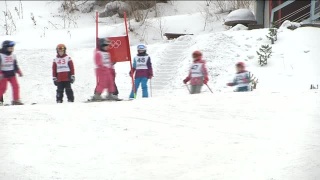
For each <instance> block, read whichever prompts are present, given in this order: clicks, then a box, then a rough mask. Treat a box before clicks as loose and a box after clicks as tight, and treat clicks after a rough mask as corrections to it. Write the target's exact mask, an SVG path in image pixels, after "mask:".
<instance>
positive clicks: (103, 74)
mask: <svg viewBox="0 0 320 180" xmlns="http://www.w3.org/2000/svg"><path fill="white" fill-rule="evenodd" d="M96 77H97V86H96V90H95V91H96V92H97V93H99V94H102V93H103V91H104V90H105V89H107V90H108V93H110V94H113V93H114V92H115V82H114V79H115V78H114V76H113V74H112V72H111V69H109V68H97V69H96Z"/></svg>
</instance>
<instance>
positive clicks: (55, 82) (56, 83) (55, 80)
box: [52, 77, 58, 86]
mask: <svg viewBox="0 0 320 180" xmlns="http://www.w3.org/2000/svg"><path fill="white" fill-rule="evenodd" d="M52 80H53V84H54V85H55V86H57V85H58V82H57V81H58V79H57V78H56V77H53V78H52Z"/></svg>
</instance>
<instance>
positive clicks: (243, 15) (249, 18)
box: [224, 9, 257, 26]
mask: <svg viewBox="0 0 320 180" xmlns="http://www.w3.org/2000/svg"><path fill="white" fill-rule="evenodd" d="M224 24H225V25H227V26H234V25H236V24H257V21H256V17H255V16H254V14H253V13H252V12H251V11H250V10H249V9H237V10H234V11H232V12H231V13H230V14H228V16H227V18H226V20H225V23H224Z"/></svg>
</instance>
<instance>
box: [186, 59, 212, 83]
mask: <svg viewBox="0 0 320 180" xmlns="http://www.w3.org/2000/svg"><path fill="white" fill-rule="evenodd" d="M208 80H209V78H208V70H207V66H206V62H205V61H204V60H202V59H199V60H195V61H193V63H192V65H191V66H190V70H189V75H188V76H187V77H186V79H185V82H188V81H190V84H191V85H203V83H204V81H208Z"/></svg>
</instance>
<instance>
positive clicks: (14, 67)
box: [0, 50, 22, 78]
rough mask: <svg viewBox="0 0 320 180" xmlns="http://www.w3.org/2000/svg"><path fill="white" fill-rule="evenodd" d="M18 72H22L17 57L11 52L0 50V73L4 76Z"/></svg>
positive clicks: (8, 76)
mask: <svg viewBox="0 0 320 180" xmlns="http://www.w3.org/2000/svg"><path fill="white" fill-rule="evenodd" d="M16 73H18V74H19V75H22V72H21V70H20V68H19V66H18V61H17V57H16V55H15V54H13V53H9V52H5V51H4V50H1V51H0V74H2V75H3V77H4V78H10V77H14V76H15V75H16Z"/></svg>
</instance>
